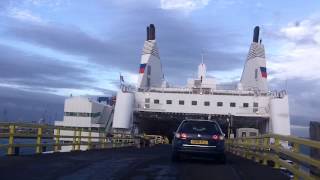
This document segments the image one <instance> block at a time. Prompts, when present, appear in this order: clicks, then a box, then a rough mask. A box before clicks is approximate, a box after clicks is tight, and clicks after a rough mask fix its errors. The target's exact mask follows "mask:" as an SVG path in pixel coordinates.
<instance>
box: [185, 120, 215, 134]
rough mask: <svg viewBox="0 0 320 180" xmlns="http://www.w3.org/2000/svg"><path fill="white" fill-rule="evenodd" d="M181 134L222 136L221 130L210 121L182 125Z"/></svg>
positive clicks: (190, 122) (187, 122) (188, 122)
mask: <svg viewBox="0 0 320 180" xmlns="http://www.w3.org/2000/svg"><path fill="white" fill-rule="evenodd" d="M180 132H184V133H201V134H220V129H219V127H218V126H217V124H216V123H214V122H208V121H186V122H184V123H183V124H182V126H181V128H180Z"/></svg>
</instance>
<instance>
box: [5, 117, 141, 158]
mask: <svg viewBox="0 0 320 180" xmlns="http://www.w3.org/2000/svg"><path fill="white" fill-rule="evenodd" d="M136 143H137V137H133V136H132V135H122V136H119V135H117V136H114V135H113V134H106V133H105V131H104V129H103V128H84V127H65V126H54V125H41V124H29V123H0V152H2V153H4V154H7V155H19V153H20V150H23V149H28V154H33V153H35V154H41V153H43V152H52V153H53V152H62V151H63V150H62V148H61V147H64V146H68V147H71V151H79V150H90V149H105V148H116V147H124V146H134V145H135V144H136ZM22 148H23V149H22Z"/></svg>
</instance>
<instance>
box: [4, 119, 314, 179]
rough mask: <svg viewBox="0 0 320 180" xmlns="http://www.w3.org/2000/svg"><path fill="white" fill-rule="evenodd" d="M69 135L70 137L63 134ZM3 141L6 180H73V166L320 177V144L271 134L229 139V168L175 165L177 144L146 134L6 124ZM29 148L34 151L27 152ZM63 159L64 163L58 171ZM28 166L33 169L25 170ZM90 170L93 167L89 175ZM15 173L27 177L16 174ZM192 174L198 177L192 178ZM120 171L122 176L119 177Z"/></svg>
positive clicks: (176, 173)
mask: <svg viewBox="0 0 320 180" xmlns="http://www.w3.org/2000/svg"><path fill="white" fill-rule="evenodd" d="M64 131H68V132H69V134H67V135H66V133H62V132H64ZM0 142H1V144H0V150H1V152H2V156H0V160H1V162H3V163H1V165H0V171H1V174H2V176H0V178H1V179H10V178H11V179H12V178H20V179H21V178H22V177H25V176H26V175H29V174H31V175H32V174H33V173H34V175H35V176H37V177H39V178H40V179H46V178H45V177H47V176H48V174H50V173H53V174H52V175H54V176H55V177H65V178H69V176H65V174H63V173H59V171H60V170H61V172H64V170H65V169H69V166H70V163H71V162H73V163H74V164H73V166H74V167H75V169H77V171H76V170H75V172H74V176H72V177H74V178H78V176H79V177H81V174H82V173H89V175H90V177H91V178H92V179H96V178H97V177H96V175H102V173H104V175H103V177H105V173H110V176H115V177H118V176H123V175H125V177H134V176H139V177H141V176H146V178H163V175H164V174H166V175H167V176H168V177H171V178H182V179H190V178H192V177H193V178H196V179H197V178H201V179H208V177H213V176H214V177H217V179H289V178H290V176H291V177H292V178H294V179H320V176H319V167H320V161H319V159H315V158H313V157H310V156H309V154H308V153H304V150H303V149H305V147H308V148H313V149H314V150H317V151H320V142H317V141H312V140H308V139H302V138H297V137H293V136H281V135H275V134H267V135H261V136H255V137H239V138H235V139H227V140H226V150H227V163H226V164H223V165H212V164H208V163H206V162H202V161H200V162H199V161H195V162H193V161H191V162H189V161H187V162H185V163H181V164H180V163H179V164H173V163H172V162H171V161H170V154H171V146H170V145H166V143H168V141H167V140H166V138H165V137H160V136H157V135H145V134H143V135H139V136H133V135H131V134H112V135H111V136H108V134H107V133H106V132H105V130H104V129H91V128H79V127H61V126H52V125H40V124H28V123H0ZM152 143H153V144H152ZM65 146H69V147H70V152H64V151H62V149H63V148H62V147H65ZM84 147H85V148H84ZM143 147H148V148H143ZM24 149H29V150H30V149H31V151H29V152H28V153H25V151H24ZM26 154H29V155H28V156H25V155H26ZM33 154H37V156H34V155H33ZM42 154H47V155H42ZM5 155H7V156H5ZM19 155H23V156H21V157H20V156H19ZM12 156H15V157H12ZM57 161H59V164H60V165H59V166H58V167H57V164H56V162H57ZM119 163H120V164H119ZM109 165H110V167H109V168H110V169H113V168H115V167H120V169H113V170H114V171H112V172H111V171H110V172H105V171H101V170H99V167H104V169H106V168H105V167H108V166H109ZM40 166H41V167H43V168H45V169H46V172H45V174H41V172H38V171H37V169H36V168H34V167H40ZM122 166H123V167H122ZM128 166H130V168H129V169H128ZM26 167H30V168H29V169H28V168H27V169H26V170H25V171H24V170H23V169H24V168H26ZM85 167H88V172H87V170H86V168H85ZM56 168H57V169H56ZM154 168H156V169H154ZM159 168H160V169H159ZM161 168H163V169H161ZM18 169H19V170H18ZM52 169H53V170H52ZM130 169H132V170H130ZM15 171H19V172H21V173H13V172H15ZM89 171H90V172H89ZM146 171H148V172H146ZM149 171H152V172H149ZM191 171H192V172H193V173H194V175H193V176H189V175H187V174H188V173H187V172H191ZM92 172H94V173H92ZM114 172H122V173H120V175H119V174H115V173H114ZM139 172H144V173H143V174H139ZM172 172H174V173H173V174H172ZM24 173H25V175H24ZM69 173H71V174H72V172H69ZM157 173H160V174H158V175H159V177H154V174H157ZM185 173H187V174H185ZM203 174H212V175H210V176H203ZM87 175H88V174H87ZM89 175H88V176H89ZM108 175H109V174H108ZM149 176H150V177H149ZM167 176H166V177H167ZM125 177H123V178H125ZM70 178H71V177H70ZM80 179H81V178H80ZM97 179H99V178H97ZM116 179H117V178H116ZM120 179H121V178H120ZM209 179H210V178H209Z"/></svg>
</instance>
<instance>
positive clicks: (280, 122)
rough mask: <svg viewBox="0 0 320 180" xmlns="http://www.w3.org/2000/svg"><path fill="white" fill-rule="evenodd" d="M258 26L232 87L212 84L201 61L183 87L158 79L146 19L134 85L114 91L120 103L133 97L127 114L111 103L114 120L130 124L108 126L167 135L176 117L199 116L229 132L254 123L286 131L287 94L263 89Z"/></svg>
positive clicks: (262, 128)
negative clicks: (237, 77) (196, 74)
mask: <svg viewBox="0 0 320 180" xmlns="http://www.w3.org/2000/svg"><path fill="white" fill-rule="evenodd" d="M259 31H260V29H259V27H255V29H254V35H253V41H252V43H251V46H250V50H249V53H248V56H247V59H246V62H245V65H244V69H243V73H242V76H241V80H240V82H239V83H238V84H237V87H236V88H234V89H231V90H230V89H223V88H221V87H220V86H219V85H217V84H216V81H215V79H214V78H210V77H207V75H206V69H207V67H206V65H205V64H204V63H203V62H201V63H200V65H199V66H198V76H197V77H196V78H193V79H188V82H187V85H186V87H184V88H181V87H173V86H169V85H168V83H167V82H166V81H165V79H164V78H163V77H164V76H163V73H162V66H161V61H160V55H159V51H158V48H157V45H156V39H155V27H154V25H152V24H151V25H150V26H149V27H148V28H147V40H146V41H145V43H144V47H143V51H142V57H141V64H140V68H139V81H138V84H137V89H136V90H128V89H126V88H122V89H121V90H120V91H119V92H118V95H117V102H116V103H118V100H119V98H120V99H121V101H120V102H119V103H121V104H125V102H132V106H130V107H131V108H129V109H130V110H129V111H128V114H130V115H131V114H132V118H131V119H130V120H128V119H126V118H116V115H117V112H121V113H122V114H123V113H127V112H125V111H123V110H122V108H121V107H122V106H118V108H117V106H116V109H115V118H114V120H113V122H114V124H115V122H130V123H123V124H127V125H128V126H126V127H124V126H119V127H117V126H113V128H114V129H119V128H120V129H121V128H136V129H138V130H139V131H140V132H144V133H151V134H161V133H162V134H163V133H164V134H166V135H168V136H170V135H171V134H172V132H174V130H175V129H176V127H177V125H178V124H179V123H180V122H181V120H183V119H186V118H200V119H215V120H217V121H218V122H219V123H220V124H221V125H222V126H223V127H224V128H225V129H224V130H225V131H227V128H231V132H232V133H235V131H236V129H238V128H256V129H258V130H259V132H260V133H269V132H273V133H276V134H283V135H289V134H290V118H289V105H288V95H287V94H286V92H285V91H280V92H276V91H273V92H271V91H269V90H268V84H267V69H266V58H265V50H264V46H263V44H262V41H261V39H259ZM128 94H130V96H129V95H128ZM124 96H126V97H124ZM126 109H128V108H126ZM127 117H129V115H127ZM120 124H121V123H120Z"/></svg>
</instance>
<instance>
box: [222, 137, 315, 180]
mask: <svg viewBox="0 0 320 180" xmlns="http://www.w3.org/2000/svg"><path fill="white" fill-rule="evenodd" d="M226 149H227V151H229V152H231V153H233V154H235V155H238V156H242V157H244V158H247V159H250V160H254V161H255V162H257V163H261V164H263V165H269V166H273V167H274V168H280V169H282V170H283V171H289V172H291V174H293V176H294V179H320V159H316V158H315V157H311V156H310V154H308V153H306V152H305V150H308V149H311V150H314V151H317V152H318V153H320V142H319V141H313V140H309V139H303V138H297V137H293V136H282V135H276V134H267V135H261V136H257V137H242V138H235V139H227V140H226Z"/></svg>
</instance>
